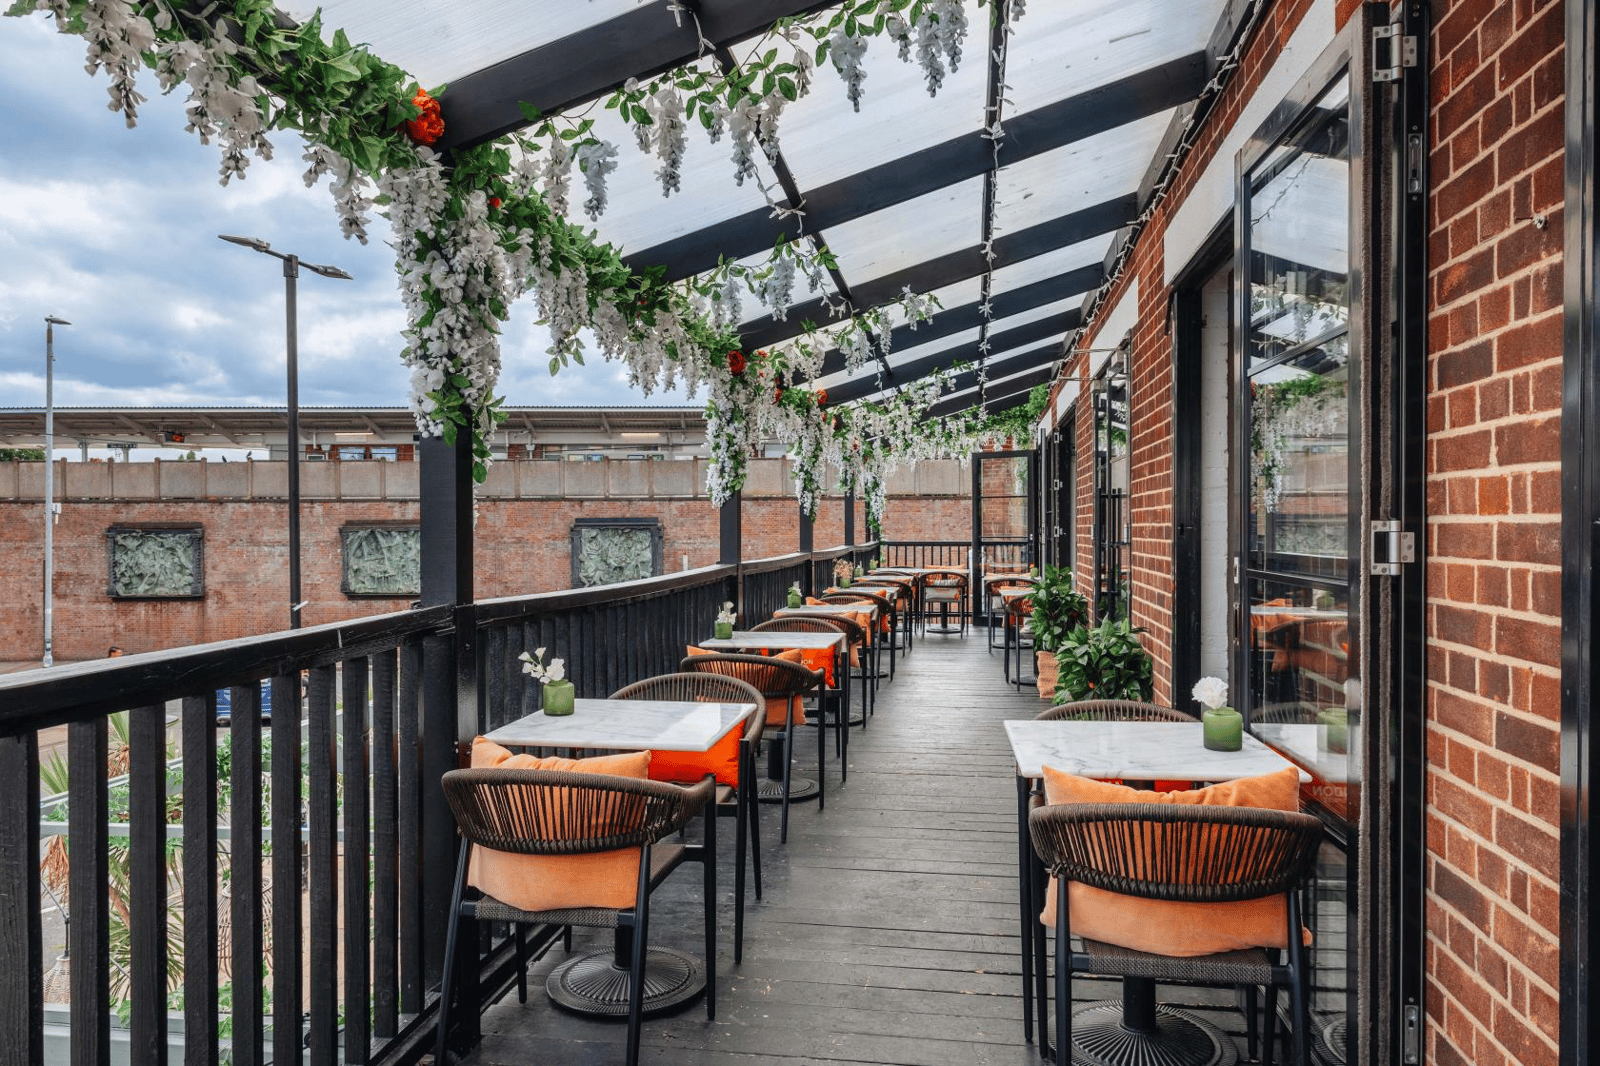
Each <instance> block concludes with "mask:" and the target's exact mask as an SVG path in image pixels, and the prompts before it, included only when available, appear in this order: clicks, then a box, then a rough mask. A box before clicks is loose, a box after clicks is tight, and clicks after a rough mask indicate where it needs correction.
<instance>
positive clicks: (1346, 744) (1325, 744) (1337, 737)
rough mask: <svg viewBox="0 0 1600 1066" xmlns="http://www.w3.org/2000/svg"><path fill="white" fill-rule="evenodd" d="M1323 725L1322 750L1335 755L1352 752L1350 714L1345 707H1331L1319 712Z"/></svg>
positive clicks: (1319, 719)
mask: <svg viewBox="0 0 1600 1066" xmlns="http://www.w3.org/2000/svg"><path fill="white" fill-rule="evenodd" d="M1317 721H1318V722H1319V723H1320V724H1321V726H1322V729H1321V734H1322V737H1321V739H1322V749H1323V750H1324V751H1327V752H1330V753H1332V754H1334V755H1343V754H1345V753H1346V752H1348V751H1349V750H1350V712H1349V711H1347V710H1346V709H1345V708H1343V707H1329V708H1327V709H1326V710H1323V711H1319V712H1317Z"/></svg>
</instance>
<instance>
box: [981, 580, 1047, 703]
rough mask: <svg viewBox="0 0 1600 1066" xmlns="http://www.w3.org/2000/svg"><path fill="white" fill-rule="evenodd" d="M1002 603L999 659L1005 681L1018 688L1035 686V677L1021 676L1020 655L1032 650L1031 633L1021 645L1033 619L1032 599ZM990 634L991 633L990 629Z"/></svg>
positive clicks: (1025, 597)
mask: <svg viewBox="0 0 1600 1066" xmlns="http://www.w3.org/2000/svg"><path fill="white" fill-rule="evenodd" d="M1024 587H1025V586H1024ZM1002 602H1003V603H1004V605H1005V622H1004V626H1003V629H1004V636H1003V638H1002V641H1003V644H1004V647H1003V648H1002V650H1001V657H1002V659H1003V660H1004V666H1003V669H1004V671H1005V677H1006V680H1007V681H1009V682H1011V683H1012V684H1013V685H1016V686H1017V687H1018V688H1021V687H1022V686H1023V685H1024V684H1029V685H1031V684H1035V683H1036V682H1037V681H1038V680H1039V679H1038V677H1037V676H1034V677H1023V676H1022V653H1023V652H1024V651H1032V650H1033V639H1032V635H1031V633H1030V635H1029V640H1028V643H1027V644H1026V645H1024V644H1023V643H1022V634H1023V633H1024V632H1025V631H1027V630H1028V622H1029V621H1030V620H1031V619H1032V618H1033V598H1032V597H1031V596H1018V597H1016V598H1014V599H1010V600H1003V601H1002ZM991 632H993V630H992V629H991ZM1013 648H1015V649H1016V652H1017V669H1016V672H1015V673H1013V672H1012V670H1011V651H1012V649H1013Z"/></svg>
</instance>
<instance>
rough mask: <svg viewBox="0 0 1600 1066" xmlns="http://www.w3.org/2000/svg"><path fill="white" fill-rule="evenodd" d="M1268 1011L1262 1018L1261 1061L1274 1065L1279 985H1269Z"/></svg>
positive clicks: (1264, 1064) (1263, 1065)
mask: <svg viewBox="0 0 1600 1066" xmlns="http://www.w3.org/2000/svg"><path fill="white" fill-rule="evenodd" d="M1266 1006H1267V1011H1266V1015H1265V1016H1264V1017H1263V1018H1262V1019H1261V1042H1262V1048H1261V1062H1262V1066H1272V1062H1273V1058H1274V1054H1273V1051H1274V1045H1276V1044H1277V1042H1278V986H1277V985H1268V986H1267V1004H1266Z"/></svg>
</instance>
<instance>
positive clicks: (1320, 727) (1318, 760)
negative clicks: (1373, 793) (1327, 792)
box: [1251, 722, 1361, 784]
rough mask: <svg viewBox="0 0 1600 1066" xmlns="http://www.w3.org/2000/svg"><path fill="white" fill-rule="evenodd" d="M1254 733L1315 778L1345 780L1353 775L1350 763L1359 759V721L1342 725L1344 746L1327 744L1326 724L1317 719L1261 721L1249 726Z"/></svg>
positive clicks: (1335, 780) (1337, 781)
mask: <svg viewBox="0 0 1600 1066" xmlns="http://www.w3.org/2000/svg"><path fill="white" fill-rule="evenodd" d="M1251 729H1252V731H1253V732H1254V733H1255V734H1256V736H1258V737H1260V738H1261V739H1262V740H1263V741H1265V742H1266V744H1267V745H1268V746H1270V747H1271V748H1273V749H1274V750H1276V751H1279V752H1282V753H1283V754H1284V755H1285V756H1286V757H1287V758H1289V759H1291V760H1293V761H1294V762H1295V763H1297V764H1298V765H1299V766H1300V767H1302V768H1303V769H1305V770H1309V771H1310V772H1311V776H1312V777H1313V778H1315V779H1316V780H1318V781H1327V782H1332V783H1337V784H1345V783H1347V782H1349V781H1350V780H1351V778H1352V775H1351V773H1350V765H1351V763H1352V762H1355V763H1357V764H1359V762H1360V749H1359V744H1360V736H1361V731H1360V727H1359V726H1358V725H1347V726H1345V730H1344V732H1345V738H1346V739H1345V750H1344V751H1331V750H1329V747H1328V727H1327V725H1325V724H1321V723H1316V722H1262V723H1259V724H1257V725H1254V726H1251Z"/></svg>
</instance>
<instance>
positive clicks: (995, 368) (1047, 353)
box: [828, 341, 1061, 403]
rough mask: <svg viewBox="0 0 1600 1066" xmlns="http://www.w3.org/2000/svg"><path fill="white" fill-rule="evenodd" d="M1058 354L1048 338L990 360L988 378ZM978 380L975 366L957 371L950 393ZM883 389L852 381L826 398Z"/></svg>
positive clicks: (854, 396) (863, 395)
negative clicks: (1026, 348)
mask: <svg viewBox="0 0 1600 1066" xmlns="http://www.w3.org/2000/svg"><path fill="white" fill-rule="evenodd" d="M1060 355H1061V343H1060V342H1059V341H1051V342H1050V343H1049V344H1041V345H1040V346H1039V347H1037V348H1030V349H1028V350H1027V351H1025V352H1019V353H1018V354H1016V355H1013V356H1011V357H1010V358H1007V359H1002V360H1001V361H999V362H997V363H990V364H989V379H990V380H991V381H993V380H998V379H1000V378H1003V377H1005V376H1007V375H1008V374H1020V373H1021V372H1022V371H1024V370H1032V369H1033V368H1034V367H1036V366H1040V365H1043V364H1045V363H1053V362H1055V361H1056V359H1057V358H1059V357H1060ZM933 369H937V368H933ZM918 376H921V375H918ZM977 380H978V371H977V369H976V368H974V369H972V370H963V371H962V372H961V373H959V374H956V375H955V376H954V377H953V378H951V385H950V393H951V394H952V395H953V394H955V393H958V392H961V391H962V390H964V389H970V388H971V387H972V386H973V385H975V384H977ZM882 391H887V390H880V389H879V388H878V387H877V386H876V385H875V384H874V383H872V382H870V381H866V380H862V381H851V382H847V383H846V384H844V385H841V386H839V387H838V388H836V389H829V390H828V399H829V400H830V401H832V402H835V403H839V402H844V401H848V400H859V399H863V398H874V399H875V398H876V397H877V395H878V394H879V393H880V392H882Z"/></svg>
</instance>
